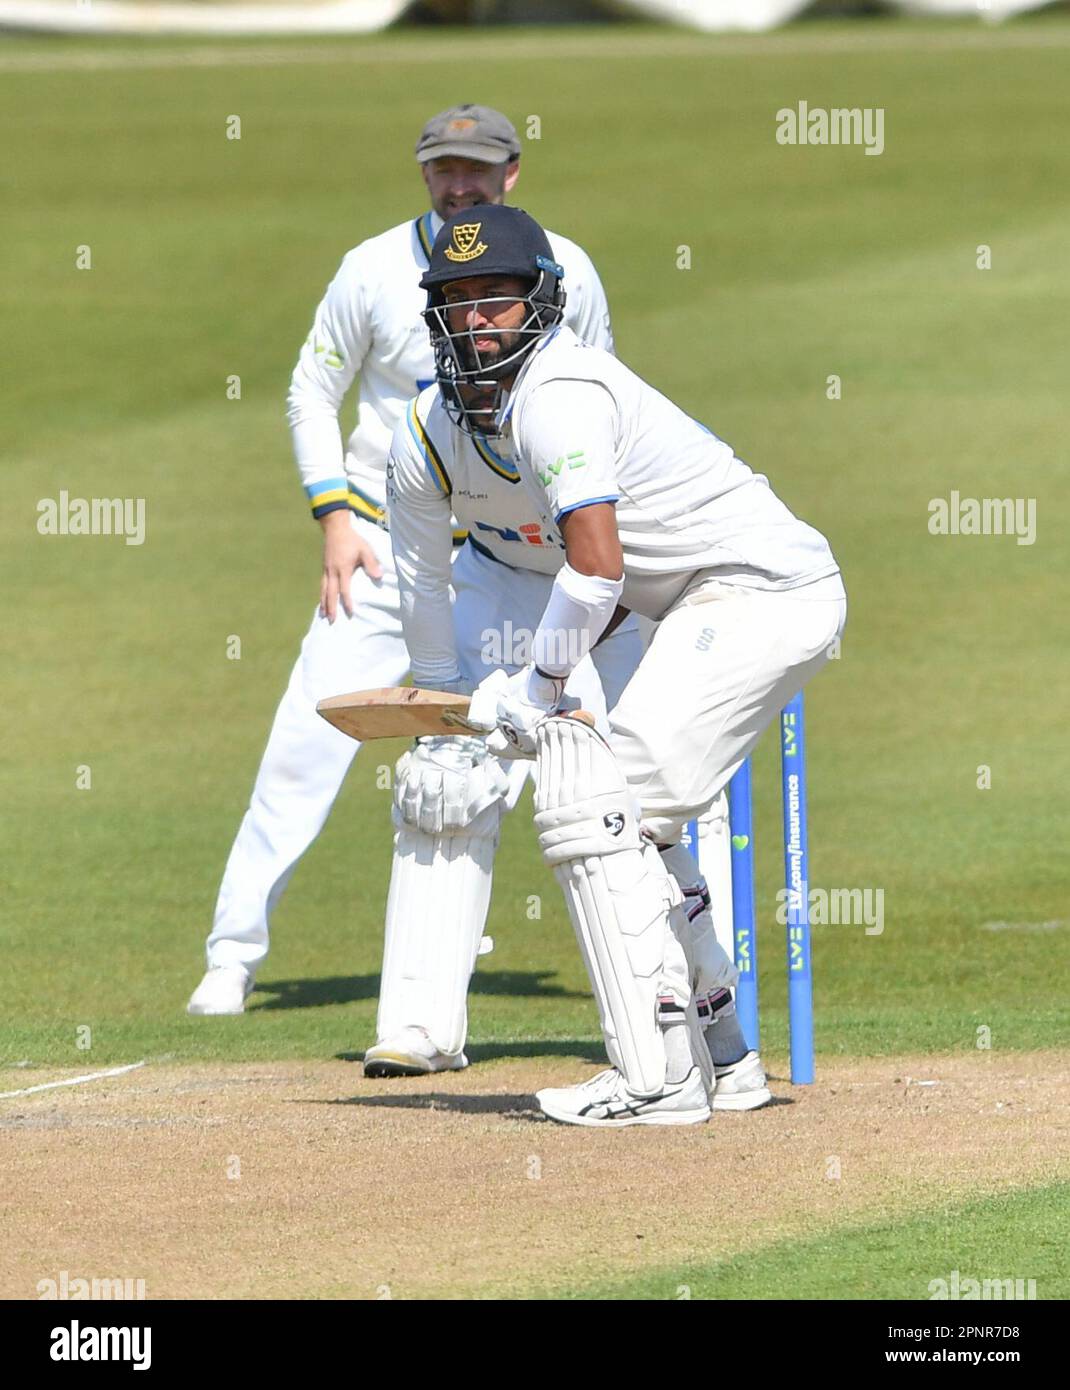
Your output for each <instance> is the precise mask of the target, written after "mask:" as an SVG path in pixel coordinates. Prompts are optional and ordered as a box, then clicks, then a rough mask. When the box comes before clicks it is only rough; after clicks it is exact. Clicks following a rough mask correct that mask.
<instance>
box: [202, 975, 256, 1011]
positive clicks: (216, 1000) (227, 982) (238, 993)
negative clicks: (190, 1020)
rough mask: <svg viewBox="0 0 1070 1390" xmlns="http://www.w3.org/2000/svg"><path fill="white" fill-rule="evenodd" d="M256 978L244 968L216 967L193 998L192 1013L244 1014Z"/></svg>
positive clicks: (206, 976)
mask: <svg viewBox="0 0 1070 1390" xmlns="http://www.w3.org/2000/svg"><path fill="white" fill-rule="evenodd" d="M252 989H253V977H252V975H250V974H249V972H248V970H246V968H245V966H244V965H215V966H213V967H212V969H211V970H209V971H208V973H207V974H206V975H205V977H204V979H203V980H202V981H201V982H200V984H199V985H198V986H197V988H196V989H195V990H194V991H193V993H192V994H191V995H190V1001H189V1003H188V1004H187V1005H186V1012H187V1013H188V1014H243V1013H244V1012H245V1001H246V999H248V997H249V995H250V994H251V993H252Z"/></svg>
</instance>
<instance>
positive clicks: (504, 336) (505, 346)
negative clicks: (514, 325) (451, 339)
mask: <svg viewBox="0 0 1070 1390" xmlns="http://www.w3.org/2000/svg"><path fill="white" fill-rule="evenodd" d="M473 337H477V338H478V337H485V338H488V339H493V345H492V346H491V347H485V348H478V349H477V348H476V346H475V344H474V343H473V342H472V340H471V339H470V338H467V337H463V336H462V337H459V338H457V339H455V347H456V351H457V357H458V359H459V361H460V364H461V368H462V370H463V371H465V372H473V373H476V374H486V375H488V376H493V374H494V372H495V371H496V370H497V367H498V364H499V363H500V362H504V361H505V360H506V359H507V358H509V357H512V355H513V354H514V353H515V352H516V350H517V348H518V347H519V346H520V342H521V338H522V337H523V335H522V334H521V333H518V332H516V331H515V330H513V329H508V330H500V331H498V330H496V331H493V332H485V333H475V334H473Z"/></svg>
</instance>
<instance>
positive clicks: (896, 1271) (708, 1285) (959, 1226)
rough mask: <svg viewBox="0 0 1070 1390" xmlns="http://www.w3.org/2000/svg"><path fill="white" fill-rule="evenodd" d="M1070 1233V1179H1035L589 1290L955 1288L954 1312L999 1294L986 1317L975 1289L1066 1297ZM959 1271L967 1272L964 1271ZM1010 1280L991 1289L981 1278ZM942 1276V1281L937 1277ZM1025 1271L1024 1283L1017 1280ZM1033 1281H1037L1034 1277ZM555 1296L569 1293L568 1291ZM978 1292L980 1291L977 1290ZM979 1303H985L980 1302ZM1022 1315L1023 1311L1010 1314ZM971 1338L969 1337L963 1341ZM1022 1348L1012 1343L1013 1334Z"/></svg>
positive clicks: (872, 1294) (807, 1295) (793, 1295)
mask: <svg viewBox="0 0 1070 1390" xmlns="http://www.w3.org/2000/svg"><path fill="white" fill-rule="evenodd" d="M1068 1238H1070V1184H1067V1183H1052V1184H1051V1185H1050V1186H1045V1187H1036V1188H1029V1189H1026V1190H1025V1191H1021V1192H1012V1193H1008V1194H1004V1195H1000V1196H993V1197H984V1198H981V1199H979V1200H976V1201H969V1202H959V1203H956V1204H953V1205H951V1204H949V1205H947V1206H944V1207H941V1208H938V1209H937V1210H935V1211H930V1212H925V1213H924V1214H923V1215H918V1216H912V1217H909V1218H907V1219H903V1218H902V1217H898V1218H895V1219H889V1220H886V1221H881V1222H875V1223H870V1224H867V1225H859V1226H846V1227H839V1228H834V1229H830V1230H827V1231H822V1232H821V1233H820V1234H818V1235H815V1236H811V1237H809V1238H808V1239H806V1240H791V1241H778V1242H776V1243H775V1244H773V1245H767V1246H765V1247H762V1248H759V1249H757V1250H752V1251H749V1252H748V1253H747V1254H745V1255H740V1256H738V1257H736V1258H735V1259H731V1260H723V1261H720V1262H718V1263H716V1264H708V1265H687V1266H682V1267H681V1268H679V1269H675V1270H659V1271H656V1272H655V1271H652V1272H650V1273H648V1274H645V1275H643V1276H641V1277H638V1278H634V1279H632V1280H630V1281H628V1282H621V1281H619V1282H616V1283H613V1284H607V1285H597V1284H596V1285H591V1286H590V1287H587V1288H583V1289H577V1290H575V1291H574V1292H573V1293H572V1294H571V1295H566V1296H571V1297H574V1298H582V1299H585V1300H587V1299H602V1298H608V1299H655V1298H657V1299H677V1300H685V1299H730V1300H731V1299H767V1298H785V1299H837V1300H839V1299H859V1298H882V1299H886V1298H894V1299H903V1300H908V1301H916V1300H918V1299H931V1298H933V1297H937V1296H939V1295H941V1294H949V1295H950V1297H949V1299H948V1300H947V1301H948V1302H952V1303H954V1304H955V1309H954V1312H953V1313H950V1314H949V1316H948V1317H947V1318H946V1319H945V1321H946V1322H947V1323H948V1324H949V1325H952V1326H955V1327H956V1328H958V1327H961V1326H962V1325H963V1324H970V1325H976V1324H978V1323H987V1324H992V1323H994V1322H998V1321H999V1319H998V1318H996V1317H995V1316H992V1315H993V1314H994V1310H993V1309H992V1307H991V1303H990V1302H986V1303H985V1314H986V1315H985V1317H983V1318H978V1317H973V1316H971V1315H970V1309H971V1308H974V1299H972V1298H967V1300H966V1303H967V1306H966V1307H959V1306H958V1299H960V1298H962V1297H963V1296H964V1295H968V1294H970V1293H971V1292H972V1290H971V1287H970V1286H969V1285H968V1284H967V1283H966V1281H967V1280H969V1279H976V1280H978V1281H979V1283H980V1284H981V1287H980V1289H979V1290H978V1293H983V1294H984V1297H985V1298H986V1299H988V1300H991V1299H992V1298H996V1299H999V1298H1005V1297H1006V1296H1007V1294H1008V1292H1009V1293H1011V1294H1013V1295H1014V1298H1015V1299H1018V1298H1025V1299H1053V1300H1065V1299H1066V1298H1067V1297H1070V1275H1068V1273H1067V1268H1066V1255H1065V1252H1066V1242H1067V1239H1068ZM956 1271H957V1274H958V1280H957V1282H956V1280H955V1272H956ZM996 1279H999V1280H1000V1281H1006V1280H1007V1279H1012V1280H1014V1281H1015V1282H1014V1283H1013V1284H1011V1285H1008V1284H1006V1283H1005V1282H1002V1283H1001V1288H1000V1289H999V1291H998V1292H994V1288H995V1286H994V1285H992V1286H991V1287H990V1289H989V1291H988V1292H987V1293H985V1291H984V1285H983V1283H982V1282H981V1281H984V1280H990V1281H991V1280H996ZM940 1280H943V1281H944V1283H943V1284H940V1283H939V1282H938V1281H940ZM1018 1280H1021V1281H1022V1282H1021V1284H1018V1282H1017V1281H1018ZM1030 1281H1031V1283H1032V1286H1031V1283H1030ZM555 1297H561V1294H560V1292H558V1293H556V1294H555ZM975 1297H976V1295H975ZM974 1312H976V1309H975V1308H974ZM1008 1320H1009V1321H1010V1322H1012V1323H1013V1321H1014V1319H1013V1317H1012V1318H1009V1319H1005V1320H1004V1321H1008ZM962 1345H963V1346H965V1347H967V1348H968V1347H969V1342H968V1341H966V1342H964V1343H962ZM1008 1346H1010V1347H1012V1348H1013V1343H1008Z"/></svg>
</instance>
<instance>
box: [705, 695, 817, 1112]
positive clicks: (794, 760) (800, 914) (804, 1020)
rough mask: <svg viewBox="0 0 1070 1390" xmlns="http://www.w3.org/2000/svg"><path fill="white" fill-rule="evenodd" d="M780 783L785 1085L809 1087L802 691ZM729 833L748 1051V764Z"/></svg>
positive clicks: (732, 797) (784, 739)
mask: <svg viewBox="0 0 1070 1390" xmlns="http://www.w3.org/2000/svg"><path fill="white" fill-rule="evenodd" d="M780 783H781V810H782V815H783V824H784V888H785V901H786V905H787V941H786V945H787V969H788V1031H789V1038H790V1047H791V1079H792V1082H793V1084H794V1085H796V1086H808V1085H810V1084H811V1083H812V1082H813V1079H814V1008H813V974H812V968H811V952H810V918H809V911H808V908H809V902H808V897H807V891H808V890H807V884H808V882H809V864H808V856H807V835H806V737H805V727H804V722H803V697H802V693H801V692H800V693H799V694H798V695H796V696H795V698H794V699H793V700H791V701H790V702H789V703H788V704H787V705H786V706H785V707H784V709H783V710H782V711H781V715H780ZM728 829H729V835H730V840H731V853H730V860H731V873H732V940H733V945H734V949H735V960H736V966H737V968H738V970H739V984H738V985H737V987H736V1011H737V1013H738V1014H739V1023H740V1027H741V1029H742V1030H743V1036H744V1037H745V1038H746V1040H747V1046H748V1047H751V1048H753V1049H754V1050H755V1051H758V1048H759V1034H760V1021H759V1013H758V933H757V925H756V919H755V903H754V828H753V817H752V805H751V767H750V759H749V758H748V759H747V760H746V761H745V762H744V763H743V765H742V766H741V767H740V768H739V770H738V771H737V772H736V774H735V776H734V777H733V778H732V780H731V782H730V783H729V785H728ZM687 830H688V834H689V837H690V842H691V844H692V846H695V847H697V846H698V826H697V824H696V823H695V822H694V821H691V822H689V824H688V827H687Z"/></svg>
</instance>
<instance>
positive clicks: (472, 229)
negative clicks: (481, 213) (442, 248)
mask: <svg viewBox="0 0 1070 1390" xmlns="http://www.w3.org/2000/svg"><path fill="white" fill-rule="evenodd" d="M482 226H483V223H482V222H458V223H457V225H456V227H454V229H453V245H452V246H447V247H446V259H447V260H451V261H474V260H475V259H476V257H477V256H482V254H483V252H484V251H485V250H486V249H487V243H486V242H485V241H479V233H480V230H481V228H482ZM477 241H479V244H478V245H476V243H477Z"/></svg>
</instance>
